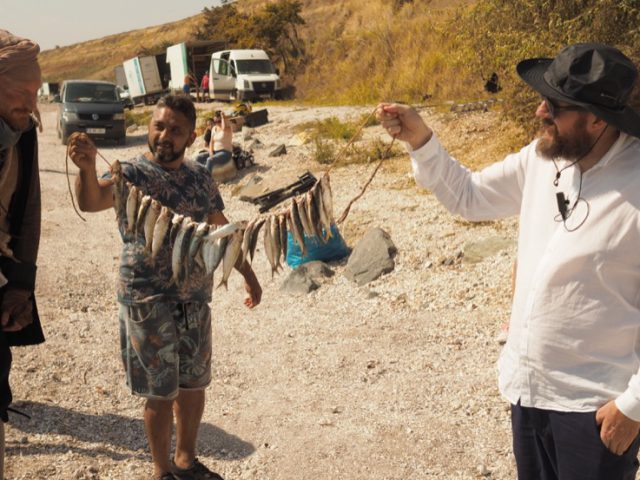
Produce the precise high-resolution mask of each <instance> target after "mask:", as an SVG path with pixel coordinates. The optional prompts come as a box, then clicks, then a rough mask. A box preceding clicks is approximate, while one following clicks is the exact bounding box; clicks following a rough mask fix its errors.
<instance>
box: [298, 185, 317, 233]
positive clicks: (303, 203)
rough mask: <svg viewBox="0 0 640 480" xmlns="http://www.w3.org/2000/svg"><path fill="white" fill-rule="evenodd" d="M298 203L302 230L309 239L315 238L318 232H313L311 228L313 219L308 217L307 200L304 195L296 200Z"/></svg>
mask: <svg viewBox="0 0 640 480" xmlns="http://www.w3.org/2000/svg"><path fill="white" fill-rule="evenodd" d="M296 201H297V203H298V213H299V214H300V222H301V223H302V230H303V231H304V233H305V235H306V236H307V237H313V236H314V235H315V234H316V232H314V231H313V227H312V226H311V219H310V218H309V216H308V215H307V198H306V197H305V196H304V195H302V196H300V197H298V198H297V199H296Z"/></svg>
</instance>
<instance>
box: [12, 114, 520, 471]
mask: <svg viewBox="0 0 640 480" xmlns="http://www.w3.org/2000/svg"><path fill="white" fill-rule="evenodd" d="M225 107H227V108H228V106H225ZM42 108H43V118H44V123H45V132H44V133H43V134H42V135H41V136H40V168H41V182H42V189H43V234H42V242H41V249H40V261H39V274H38V275H39V277H38V288H37V297H38V305H39V310H40V315H41V318H42V321H43V325H44V328H45V333H46V335H47V342H46V343H45V344H43V345H42V346H38V347H35V348H28V349H15V350H14V368H13V374H12V385H13V390H14V396H15V399H16V401H17V405H16V406H17V407H18V408H20V409H21V410H24V411H26V412H27V413H29V414H30V415H31V416H32V419H31V420H27V419H24V418H21V417H15V416H13V417H12V421H11V423H10V424H9V425H8V427H7V467H6V470H7V472H6V473H7V478H8V479H10V480H27V479H28V480H32V479H61V480H62V479H64V480H68V479H76V480H88V479H101V480H106V479H118V480H120V479H148V478H150V472H151V462H150V456H149V452H148V448H147V445H146V440H145V436H144V431H143V424H142V420H141V413H142V404H143V401H142V400H141V399H139V398H136V397H134V396H132V395H131V394H130V392H129V391H128V390H127V388H126V386H125V384H124V375H123V369H122V366H121V363H120V356H119V344H118V328H117V305H116V302H115V276H116V271H117V265H118V257H119V253H120V248H121V241H120V238H119V236H118V233H117V230H116V224H115V218H114V213H113V211H106V212H102V213H98V214H86V215H85V216H86V222H84V221H82V220H81V219H80V218H78V216H76V214H75V213H74V211H73V208H72V206H71V203H70V198H69V192H68V189H67V178H66V176H65V174H64V172H65V147H63V146H62V145H60V143H59V140H58V139H57V137H56V133H55V127H54V125H55V109H54V107H53V106H50V105H43V107H42ZM202 108H213V106H212V105H207V106H206V107H202ZM371 108H372V106H371V107H362V108H354V107H314V108H310V107H302V106H298V107H295V106H286V107H282V106H278V107H269V119H270V122H269V124H267V125H264V126H261V127H258V128H256V129H255V130H254V131H253V132H252V137H253V138H252V139H251V140H253V139H255V138H257V139H259V140H260V141H261V142H262V144H263V145H264V146H263V147H262V148H259V149H256V150H255V156H256V161H257V165H256V166H254V167H252V168H250V169H246V170H243V171H241V173H240V174H239V175H238V176H237V177H236V178H235V179H234V180H231V181H229V182H227V183H225V184H222V185H221V187H220V188H221V192H222V195H223V198H224V201H225V203H226V207H227V208H226V212H225V213H226V214H227V216H228V217H229V218H230V219H231V220H232V221H234V220H243V219H245V220H248V219H250V218H252V217H254V216H255V215H256V214H257V208H256V206H255V205H252V204H250V203H246V202H243V201H241V200H239V192H241V191H242V188H243V186H244V185H245V184H246V182H248V181H249V180H250V179H251V178H252V176H254V175H259V176H260V177H261V178H262V182H265V184H269V185H278V184H280V185H284V184H286V183H289V182H290V181H292V180H295V178H296V177H297V176H298V175H301V174H302V173H304V172H305V171H307V170H310V171H312V172H314V173H316V174H319V173H321V172H322V171H323V170H325V169H326V168H327V167H326V166H324V165H319V164H316V163H315V162H314V161H313V160H311V158H312V155H311V151H312V148H313V147H312V146H311V145H309V144H303V143H302V142H301V141H300V138H299V137H298V136H297V135H296V131H295V129H294V127H295V125H297V124H299V123H303V122H306V121H309V120H313V119H322V118H325V117H329V116H337V117H338V118H341V119H348V118H352V119H353V118H359V117H360V116H361V115H362V114H363V113H366V112H369V111H370V110H371ZM421 113H422V114H423V115H424V116H425V118H428V120H429V121H430V122H431V124H432V125H434V127H435V129H436V130H437V131H438V132H439V136H440V138H441V139H442V140H443V142H444V144H445V145H449V146H451V147H452V148H455V147H457V146H458V145H459V144H460V143H461V142H462V140H464V141H465V142H466V144H467V145H469V144H475V145H477V146H476V147H475V148H473V149H468V152H469V157H468V158H470V159H471V160H473V159H474V158H476V159H477V158H482V157H483V156H487V155H488V152H491V142H490V140H491V139H492V138H494V137H497V136H498V135H499V129H500V128H501V123H500V122H499V121H498V119H497V115H496V114H495V113H493V112H491V111H489V112H476V113H473V112H472V113H459V114H457V115H458V116H457V117H456V118H455V119H454V121H453V122H452V121H451V119H449V121H448V122H446V123H445V122H444V119H443V117H444V115H443V114H436V113H435V112H433V111H430V110H423V111H422V112H421ZM377 136H383V133H382V130H381V129H380V127H369V128H367V129H365V139H370V138H374V137H377ZM382 138H384V141H386V142H388V141H389V138H388V137H385V136H383V137H382ZM236 140H237V141H239V142H240V143H242V142H244V141H245V140H244V137H243V133H238V134H237V135H236ZM247 141H249V140H247ZM280 144H285V145H286V147H287V154H285V155H283V156H279V157H269V156H268V153H269V152H270V151H271V150H272V149H273V148H275V147H276V146H278V145H280ZM197 147H198V144H196V146H194V148H193V149H192V152H190V153H193V152H195V151H196V150H197ZM146 148H147V147H146V130H145V129H144V128H140V129H138V130H137V131H135V132H133V133H132V134H131V135H130V136H129V138H128V141H127V145H126V146H124V147H116V146H115V145H112V144H108V143H105V144H99V150H100V152H101V153H102V154H103V155H104V156H105V157H106V158H107V159H108V160H109V161H112V160H115V159H126V158H129V157H132V156H134V155H136V154H138V153H142V152H144V151H145V150H146ZM486 160H487V159H485V161H486ZM388 162H389V163H388V165H384V166H383V167H382V169H381V170H380V172H379V173H378V175H377V176H376V178H375V179H374V181H373V182H372V184H371V186H370V187H369V189H368V190H367V192H366V193H365V195H364V196H363V197H362V198H361V199H360V200H359V201H358V202H357V203H355V204H354V206H353V207H352V209H351V213H350V215H349V217H348V218H347V220H346V222H345V223H344V224H343V225H341V226H340V228H341V232H342V234H343V236H344V237H345V239H346V241H347V243H348V244H349V245H350V246H351V247H354V246H355V245H356V244H357V243H358V242H359V241H360V239H361V238H362V237H363V236H364V235H365V234H366V233H367V232H368V231H370V230H371V229H373V228H381V229H383V230H384V231H386V232H387V233H388V234H389V236H390V238H391V240H392V242H393V244H394V245H395V248H396V250H397V254H396V255H395V257H394V259H393V260H394V264H395V266H394V269H393V271H392V272H390V273H388V274H386V275H383V276H381V277H380V278H378V279H377V280H374V281H373V282H370V283H367V284H365V285H362V286H358V285H357V284H356V283H354V282H352V281H350V280H348V279H347V278H346V277H345V275H344V272H345V266H346V259H345V260H342V261H340V262H334V263H330V264H329V267H330V268H331V269H332V270H333V271H334V272H335V275H333V276H331V277H327V278H324V279H323V280H322V282H321V285H320V287H319V288H317V289H316V290H314V291H312V292H311V293H308V294H297V295H296V294H292V293H289V292H285V291H282V290H281V285H282V284H283V282H284V281H285V278H286V277H287V275H288V274H289V269H286V271H285V272H284V273H282V274H280V275H276V276H275V277H274V278H271V275H270V269H269V266H268V263H267V260H266V257H265V256H264V255H263V254H262V252H261V251H259V252H258V256H257V259H256V260H255V262H254V269H255V270H256V272H257V274H258V276H259V278H260V280H261V282H262V286H263V288H264V296H263V300H262V304H261V305H259V306H258V307H257V308H255V309H254V310H251V311H250V310H248V309H247V308H245V307H244V305H243V303H242V302H243V299H244V295H245V293H244V289H243V285H242V281H241V277H240V276H239V275H237V274H234V275H232V277H231V279H230V284H229V290H228V291H224V290H222V289H221V290H216V291H215V292H214V300H213V302H212V305H211V306H212V309H213V312H214V324H213V330H214V333H213V335H214V375H213V382H212V385H211V386H210V387H209V388H208V390H207V398H208V403H207V406H206V409H205V414H204V419H203V425H202V428H201V434H200V442H199V455H200V459H201V460H202V461H203V462H204V463H205V464H207V465H209V466H212V467H213V468H214V469H215V470H217V471H218V472H220V473H221V474H222V475H223V476H224V477H225V478H226V479H227V480H240V479H243V480H244V479H247V480H249V479H256V480H295V479H309V480H310V479H314V478H340V479H345V480H365V479H367V480H368V479H371V478H375V479H380V480H401V479H402V480H422V479H431V478H443V479H476V478H491V479H513V478H515V469H514V462H513V460H512V452H511V444H510V441H511V440H510V421H509V411H508V405H507V403H506V402H505V401H504V400H503V399H501V397H500V395H499V392H498V389H497V379H496V368H495V363H496V360H497V357H498V355H499V352H500V345H499V344H498V343H497V342H496V340H495V337H496V334H497V333H498V331H499V327H500V325H501V324H502V323H503V322H505V321H506V320H507V319H508V314H509V307H510V295H511V294H510V277H511V266H512V263H513V261H514V257H515V235H516V228H517V220H516V219H507V220H503V221H499V222H484V223H480V224H472V223H469V222H466V221H464V220H462V219H460V218H456V217H454V216H452V215H450V214H449V213H448V212H446V211H445V210H444V209H443V207H441V206H440V205H439V204H438V203H437V201H436V199H435V198H434V197H433V196H432V195H430V194H429V193H428V192H424V191H422V190H421V189H419V188H418V187H416V186H415V184H414V182H413V180H412V178H411V172H410V164H409V160H408V156H406V155H405V156H403V157H402V158H398V159H393V160H389V161H388ZM102 167H104V168H105V169H106V168H107V166H106V164H104V163H102V162H101V164H100V168H102ZM373 167H374V165H373V164H357V165H350V166H346V167H340V168H335V169H334V170H333V171H332V172H331V175H332V176H331V179H332V187H333V194H334V205H335V209H336V214H339V213H340V212H341V211H342V209H343V208H344V207H345V206H346V205H347V203H348V202H349V200H350V199H351V198H352V197H353V196H354V195H356V194H357V193H358V192H359V190H360V187H361V186H362V184H363V183H364V181H365V180H366V178H368V176H369V173H370V172H371V170H372V168H373ZM70 170H71V172H72V173H73V172H75V168H74V167H73V166H70ZM71 181H72V182H73V181H74V178H73V177H72V178H71ZM258 248H259V249H262V247H261V246H259V247H258Z"/></svg>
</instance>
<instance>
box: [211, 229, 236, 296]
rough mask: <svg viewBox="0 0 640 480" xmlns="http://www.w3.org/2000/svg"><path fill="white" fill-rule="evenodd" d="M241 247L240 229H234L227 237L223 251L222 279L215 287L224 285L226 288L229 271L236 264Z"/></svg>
mask: <svg viewBox="0 0 640 480" xmlns="http://www.w3.org/2000/svg"><path fill="white" fill-rule="evenodd" d="M241 249H242V230H236V231H235V232H233V235H231V237H230V238H229V243H228V245H227V248H226V249H225V252H224V257H223V259H222V280H220V283H219V284H218V287H217V288H220V287H221V286H222V285H224V288H225V289H226V288H227V281H228V280H229V276H230V275H231V271H232V270H233V268H234V267H235V266H236V262H237V260H238V257H239V256H240V250H241Z"/></svg>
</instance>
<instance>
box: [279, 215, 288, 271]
mask: <svg viewBox="0 0 640 480" xmlns="http://www.w3.org/2000/svg"><path fill="white" fill-rule="evenodd" d="M278 222H279V223H280V250H281V251H282V257H283V258H284V261H286V259H287V242H288V238H287V214H286V213H283V214H280V215H278Z"/></svg>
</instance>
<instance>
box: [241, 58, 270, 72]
mask: <svg viewBox="0 0 640 480" xmlns="http://www.w3.org/2000/svg"><path fill="white" fill-rule="evenodd" d="M236 66H237V68H238V73H244V74H251V73H253V74H255V73H266V74H269V73H274V72H275V71H274V69H273V65H272V64H271V62H270V61H269V60H236Z"/></svg>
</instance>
